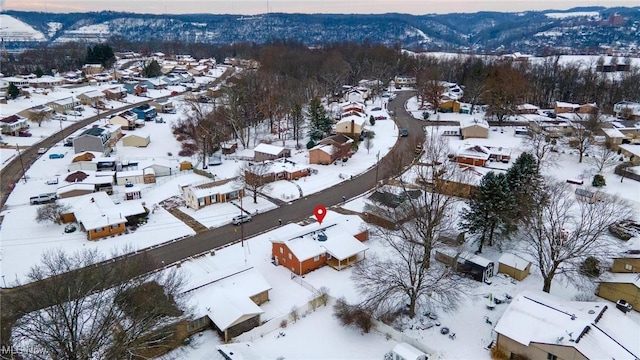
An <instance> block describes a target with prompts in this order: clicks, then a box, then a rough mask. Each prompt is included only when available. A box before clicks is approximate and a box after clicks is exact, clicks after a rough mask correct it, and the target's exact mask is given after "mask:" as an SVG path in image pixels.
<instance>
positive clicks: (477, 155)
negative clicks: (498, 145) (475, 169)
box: [454, 144, 491, 166]
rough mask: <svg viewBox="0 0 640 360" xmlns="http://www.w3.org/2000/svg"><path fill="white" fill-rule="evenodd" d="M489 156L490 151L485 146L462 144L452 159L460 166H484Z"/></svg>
mask: <svg viewBox="0 0 640 360" xmlns="http://www.w3.org/2000/svg"><path fill="white" fill-rule="evenodd" d="M490 156H491V151H490V150H489V149H488V148H487V147H486V146H482V145H470V144H462V145H460V147H459V148H458V150H457V151H456V155H455V158H454V159H455V161H457V162H459V163H461V164H468V165H474V166H485V165H486V163H487V162H488V161H489V157H490Z"/></svg>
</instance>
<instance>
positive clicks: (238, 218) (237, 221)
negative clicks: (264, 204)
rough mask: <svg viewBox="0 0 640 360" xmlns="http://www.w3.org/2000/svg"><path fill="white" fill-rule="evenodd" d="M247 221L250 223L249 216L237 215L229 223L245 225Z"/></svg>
mask: <svg viewBox="0 0 640 360" xmlns="http://www.w3.org/2000/svg"><path fill="white" fill-rule="evenodd" d="M249 221H251V215H246V214H243V215H238V216H236V217H234V218H233V219H232V220H231V223H233V225H240V224H242V223H246V222H249Z"/></svg>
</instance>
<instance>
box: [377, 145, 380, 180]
mask: <svg viewBox="0 0 640 360" xmlns="http://www.w3.org/2000/svg"><path fill="white" fill-rule="evenodd" d="M379 168H380V150H378V153H377V154H376V187H378V169H379Z"/></svg>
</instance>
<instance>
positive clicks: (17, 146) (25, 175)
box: [16, 144, 27, 184]
mask: <svg viewBox="0 0 640 360" xmlns="http://www.w3.org/2000/svg"><path fill="white" fill-rule="evenodd" d="M16 150H18V158H20V166H21V167H22V177H23V178H24V183H25V184H26V183H27V173H26V171H24V163H23V162H22V154H21V153H20V145H18V144H16Z"/></svg>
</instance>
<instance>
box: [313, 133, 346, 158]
mask: <svg viewBox="0 0 640 360" xmlns="http://www.w3.org/2000/svg"><path fill="white" fill-rule="evenodd" d="M352 153H353V139H352V138H350V137H348V136H345V135H342V134H336V135H332V136H329V137H327V138H324V139H322V140H320V142H319V143H318V145H316V146H315V147H313V148H312V149H310V150H309V164H321V165H329V164H331V163H333V162H334V161H336V160H338V159H342V158H347V157H350V156H351V154H352Z"/></svg>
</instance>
